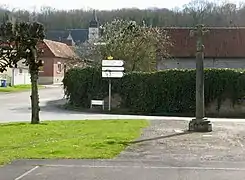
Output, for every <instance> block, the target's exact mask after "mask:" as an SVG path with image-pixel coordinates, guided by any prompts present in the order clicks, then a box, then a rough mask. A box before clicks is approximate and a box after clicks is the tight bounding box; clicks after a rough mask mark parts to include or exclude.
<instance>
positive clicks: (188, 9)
mask: <svg viewBox="0 0 245 180" xmlns="http://www.w3.org/2000/svg"><path fill="white" fill-rule="evenodd" d="M6 11H8V10H7V9H6V8H4V6H2V8H0V21H2V20H3V17H4V14H5V12H6ZM11 13H12V14H13V15H14V17H15V18H17V19H21V20H24V21H29V20H31V19H32V20H33V19H34V20H37V21H39V22H41V23H42V24H44V26H45V28H46V29H48V30H63V29H71V28H72V29H75V28H88V23H89V21H90V20H91V18H92V10H88V11H85V10H82V9H78V10H67V11H65V10H55V9H53V8H50V7H43V8H42V9H41V11H40V12H38V13H34V12H28V11H25V10H15V11H11ZM97 17H98V20H99V21H100V23H101V24H104V23H105V22H110V21H112V20H113V19H115V18H122V19H126V20H134V21H136V22H137V23H143V22H144V23H145V24H146V25H147V26H152V27H155V26H158V27H163V26H179V27H187V26H194V25H196V24H198V23H203V24H205V25H207V26H226V27H227V26H245V4H241V5H239V6H237V5H236V4H232V3H223V4H221V5H220V4H216V3H211V2H207V1H205V0H193V1H192V2H190V3H189V4H186V5H185V6H183V7H182V8H181V9H171V10H170V9H157V8H154V9H144V10H141V9H118V10H111V11H97Z"/></svg>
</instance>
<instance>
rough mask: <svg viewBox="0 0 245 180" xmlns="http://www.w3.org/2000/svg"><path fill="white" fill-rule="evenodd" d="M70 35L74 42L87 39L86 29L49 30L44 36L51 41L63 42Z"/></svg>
mask: <svg viewBox="0 0 245 180" xmlns="http://www.w3.org/2000/svg"><path fill="white" fill-rule="evenodd" d="M69 34H70V35H71V36H72V39H73V41H74V42H75V43H76V44H79V43H84V42H85V41H86V40H88V29H67V30H49V31H47V32H46V38H47V39H49V40H53V41H59V42H64V41H66V40H67V38H68V37H69Z"/></svg>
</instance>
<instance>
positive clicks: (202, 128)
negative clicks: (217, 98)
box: [189, 24, 212, 132]
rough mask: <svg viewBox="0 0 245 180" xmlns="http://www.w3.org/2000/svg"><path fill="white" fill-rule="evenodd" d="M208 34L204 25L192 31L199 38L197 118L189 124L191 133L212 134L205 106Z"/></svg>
mask: <svg viewBox="0 0 245 180" xmlns="http://www.w3.org/2000/svg"><path fill="white" fill-rule="evenodd" d="M207 32H208V30H206V29H204V25H202V24H200V25H197V26H196V28H195V30H191V32H190V33H191V35H192V36H196V37H197V42H196V48H197V50H196V51H197V52H196V118H195V119H193V120H192V121H191V122H190V123H189V131H195V132H211V131H212V124H211V123H210V121H208V120H207V119H206V118H204V116H205V105H204V65H203V60H204V45H203V37H204V35H205V34H206V33H207Z"/></svg>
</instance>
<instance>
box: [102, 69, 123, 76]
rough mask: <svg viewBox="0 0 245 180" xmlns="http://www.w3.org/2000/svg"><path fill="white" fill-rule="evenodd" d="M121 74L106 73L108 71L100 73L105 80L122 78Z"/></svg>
mask: <svg viewBox="0 0 245 180" xmlns="http://www.w3.org/2000/svg"><path fill="white" fill-rule="evenodd" d="M123 75H124V73H123V72H108V71H102V77H106V78H121V77H123Z"/></svg>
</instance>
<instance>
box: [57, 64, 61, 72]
mask: <svg viewBox="0 0 245 180" xmlns="http://www.w3.org/2000/svg"><path fill="white" fill-rule="evenodd" d="M57 64H58V68H57V72H58V73H61V71H62V66H61V63H60V62H58V63H57Z"/></svg>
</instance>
